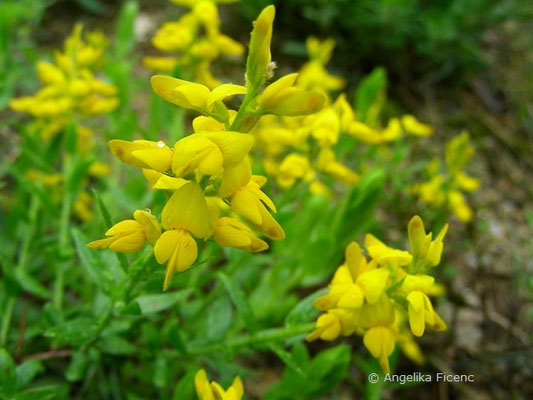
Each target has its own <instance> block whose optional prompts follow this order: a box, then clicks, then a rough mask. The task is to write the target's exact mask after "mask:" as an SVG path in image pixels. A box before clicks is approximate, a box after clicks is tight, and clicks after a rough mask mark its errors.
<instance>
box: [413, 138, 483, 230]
mask: <svg viewBox="0 0 533 400" xmlns="http://www.w3.org/2000/svg"><path fill="white" fill-rule="evenodd" d="M473 156H474V147H473V146H472V144H471V143H470V137H469V135H468V133H466V132H463V133H462V134H460V135H458V136H456V137H455V138H453V139H452V140H450V141H449V142H448V143H447V144H446V151H445V157H444V168H443V165H442V163H441V162H440V160H438V159H435V160H433V161H432V162H431V163H430V164H429V166H428V168H427V170H428V175H429V176H430V179H429V181H427V182H424V183H421V184H419V185H417V186H415V187H414V191H415V193H417V194H418V196H419V197H420V200H422V201H423V202H424V203H427V204H430V205H432V206H434V207H445V208H447V209H449V210H450V211H451V212H453V213H454V214H455V215H456V216H457V218H458V219H459V220H460V221H461V222H463V223H468V222H470V221H471V220H472V217H473V211H472V209H471V208H470V206H469V205H468V204H467V202H466V199H465V196H464V195H463V193H462V192H473V191H475V190H477V189H478V188H479V186H480V182H479V180H478V179H476V178H473V177H471V176H469V175H467V174H466V173H465V172H463V169H464V168H465V166H466V165H467V164H468V163H469V161H470V160H471V159H472V157H473Z"/></svg>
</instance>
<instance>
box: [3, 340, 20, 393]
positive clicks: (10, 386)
mask: <svg viewBox="0 0 533 400" xmlns="http://www.w3.org/2000/svg"><path fill="white" fill-rule="evenodd" d="M0 390H1V392H0V393H3V394H4V395H6V396H7V397H8V398H9V397H11V396H13V395H14V394H15V393H16V391H17V379H16V375H15V363H14V362H13V359H12V358H11V356H10V355H9V353H8V352H7V351H6V350H5V349H3V348H0Z"/></svg>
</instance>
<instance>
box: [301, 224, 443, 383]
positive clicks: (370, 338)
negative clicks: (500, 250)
mask: <svg viewBox="0 0 533 400" xmlns="http://www.w3.org/2000/svg"><path fill="white" fill-rule="evenodd" d="M446 229H447V226H445V227H444V228H443V229H442V230H441V231H440V233H439V234H438V235H437V237H436V239H435V240H432V234H431V233H429V234H426V232H425V230H424V225H423V222H422V220H421V219H420V217H418V216H415V217H413V218H412V219H411V221H410V222H409V226H408V234H409V243H410V246H411V252H407V251H403V250H397V249H394V248H391V247H389V246H387V245H385V244H384V243H383V242H381V241H380V240H378V239H377V238H375V237H374V236H372V235H367V236H366V238H365V247H366V250H367V252H368V255H369V256H370V260H367V258H366V257H365V255H364V254H363V252H362V250H361V248H360V247H359V245H358V244H357V243H355V242H352V243H350V244H349V245H348V247H347V248H346V254H345V258H346V261H345V263H344V264H343V265H341V266H340V267H339V268H338V269H337V271H336V272H335V275H334V276H333V279H332V281H331V284H330V285H329V292H328V293H327V294H325V295H323V296H321V297H319V298H317V299H316V300H315V301H314V303H313V304H314V306H315V307H316V308H317V309H319V310H320V311H324V312H325V313H324V314H322V315H320V316H319V317H318V319H317V321H316V328H315V330H314V331H313V332H312V333H310V334H309V335H308V336H307V340H316V339H322V340H328V341H331V340H335V339H336V338H337V337H338V336H340V335H343V336H349V335H352V334H354V333H355V334H358V335H361V336H363V343H364V345H365V347H366V348H367V349H368V351H369V352H370V354H372V356H373V357H375V358H377V359H378V360H379V364H380V366H381V368H382V370H383V371H385V372H387V373H389V372H390V369H389V361H388V358H389V357H390V355H391V354H392V352H393V351H394V348H395V346H396V343H397V342H398V343H399V344H400V347H401V349H402V350H403V351H404V352H406V354H407V355H408V356H409V357H411V358H412V359H414V360H415V361H417V362H420V361H421V360H422V359H423V357H422V355H421V353H420V349H419V348H418V346H417V345H416V342H415V341H414V336H416V337H419V336H422V335H423V334H424V332H425V331H426V330H427V329H429V330H431V331H434V332H438V331H442V330H445V329H446V324H445V322H444V321H443V320H442V318H441V317H440V316H439V315H438V314H437V312H436V311H435V310H434V308H433V305H432V304H431V300H430V298H429V296H431V295H434V294H435V293H437V292H438V291H437V290H435V288H436V285H437V284H436V283H435V279H434V278H433V277H432V276H429V275H427V274H426V273H427V270H428V269H429V268H431V267H434V266H436V265H437V264H438V263H439V262H440V257H441V253H442V249H443V244H442V241H443V239H444V235H445V233H446ZM407 323H408V325H407ZM413 335H414V336H413Z"/></svg>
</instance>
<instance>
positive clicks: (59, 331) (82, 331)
mask: <svg viewBox="0 0 533 400" xmlns="http://www.w3.org/2000/svg"><path fill="white" fill-rule="evenodd" d="M97 334H98V325H97V324H96V323H95V320H94V319H93V318H87V317H80V318H76V319H73V320H70V321H67V322H64V323H62V324H60V325H58V326H54V327H52V328H50V329H48V330H47V331H46V332H45V336H46V337H49V338H53V339H57V340H58V341H59V342H61V343H64V344H71V345H73V346H79V345H81V344H83V343H84V342H86V341H87V340H89V339H92V338H94V337H95V336H96V335H97Z"/></svg>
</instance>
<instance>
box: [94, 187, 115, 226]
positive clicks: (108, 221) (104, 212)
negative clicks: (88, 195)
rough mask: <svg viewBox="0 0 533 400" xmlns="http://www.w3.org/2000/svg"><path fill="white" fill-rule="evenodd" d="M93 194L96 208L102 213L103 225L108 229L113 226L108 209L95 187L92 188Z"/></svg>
mask: <svg viewBox="0 0 533 400" xmlns="http://www.w3.org/2000/svg"><path fill="white" fill-rule="evenodd" d="M92 192H93V196H94V198H95V199H96V202H97V203H98V209H99V210H100V213H101V214H102V219H103V220H104V226H105V228H106V229H109V228H111V227H112V226H113V221H112V220H111V214H109V211H108V209H107V207H106V206H105V204H104V202H103V200H102V197H101V196H100V193H98V191H97V190H96V189H93V190H92Z"/></svg>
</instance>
